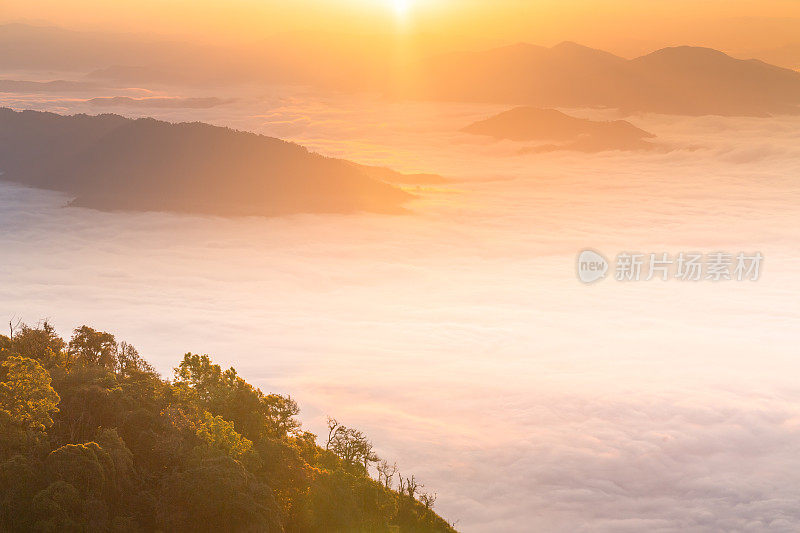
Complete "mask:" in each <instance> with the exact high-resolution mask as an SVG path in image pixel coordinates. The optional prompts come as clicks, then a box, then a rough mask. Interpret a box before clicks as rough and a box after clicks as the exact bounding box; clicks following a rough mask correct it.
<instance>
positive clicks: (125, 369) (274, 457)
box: [0, 321, 455, 533]
mask: <svg viewBox="0 0 800 533" xmlns="http://www.w3.org/2000/svg"><path fill="white" fill-rule="evenodd" d="M299 413H300V409H299V407H298V405H297V402H296V401H295V400H294V399H293V398H292V397H290V396H285V395H280V394H275V393H270V394H265V393H263V392H262V391H261V390H260V389H257V388H255V387H253V386H252V385H250V384H249V383H247V382H246V381H245V380H244V379H243V378H242V377H241V376H240V375H239V374H238V373H237V371H236V370H235V369H234V368H229V369H227V370H226V369H223V368H221V367H220V366H219V365H216V364H214V363H213V361H212V360H211V359H210V358H209V357H208V356H207V355H203V356H200V355H193V354H186V355H185V356H184V357H183V360H182V361H180V363H179V365H178V366H177V368H175V373H174V378H173V379H172V380H166V379H162V378H161V377H160V376H159V375H158V374H157V373H156V372H155V370H154V369H153V367H152V366H151V365H150V364H148V363H147V361H145V360H144V359H143V358H142V357H141V356H140V355H139V354H138V352H137V350H136V349H135V348H134V347H133V346H131V345H130V344H127V343H125V342H118V341H117V340H116V338H115V337H114V335H112V334H110V333H107V332H103V331H96V330H94V329H93V328H90V327H88V326H82V327H80V328H77V329H76V330H75V331H74V334H73V336H72V338H71V339H70V340H69V341H66V340H65V339H62V338H61V337H59V336H58V335H57V334H56V333H55V331H54V329H53V326H51V325H50V324H48V323H47V322H46V321H45V322H40V323H39V324H38V325H37V326H35V327H29V326H26V325H20V326H19V327H17V328H14V330H13V331H12V335H11V336H10V337H6V336H4V335H0V504H1V505H2V509H3V512H2V513H0V531H4V532H12V531H75V532H77V531H82V532H88V531H95V532H100V531H103V532H106V531H107V532H110V531H114V532H118V533H123V532H129V533H135V532H141V531H170V532H175V533H195V532H217V531H226V532H231V533H246V532H260V533H318V532H364V533H366V532H391V531H400V532H409V533H423V532H424V533H455V530H454V529H453V527H451V525H450V524H448V523H447V522H446V521H445V520H444V519H443V518H441V517H440V516H438V515H437V514H436V513H435V512H434V510H433V505H434V503H435V499H436V494H435V493H428V492H426V491H425V490H424V486H423V485H422V484H421V483H419V482H418V481H417V480H416V477H415V476H413V475H410V474H409V473H408V472H406V471H405V469H404V470H403V471H404V473H405V475H406V477H401V476H400V474H399V472H398V470H397V464H396V463H392V466H389V465H390V463H389V462H388V461H386V460H383V461H382V460H381V459H380V458H379V457H378V456H377V454H376V450H375V449H374V447H373V445H372V442H371V441H370V440H369V439H368V438H367V436H366V435H364V433H362V432H361V431H359V430H357V429H355V428H349V427H345V426H343V425H341V424H340V423H339V422H337V421H335V420H333V419H329V422H328V428H326V429H325V432H324V433H323V434H321V435H320V436H319V437H318V436H317V435H314V434H313V433H311V432H310V431H306V430H304V429H303V428H302V424H301V421H300V420H299V419H298V418H297V415H298V414H299ZM375 470H377V475H376V477H377V479H374V478H372V477H371V475H370V474H371V471H375ZM396 478H399V479H396ZM12 510H13V512H11V511H12Z"/></svg>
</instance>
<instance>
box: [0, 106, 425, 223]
mask: <svg viewBox="0 0 800 533" xmlns="http://www.w3.org/2000/svg"><path fill="white" fill-rule="evenodd" d="M0 170H2V171H3V174H2V175H0V178H2V179H4V180H6V181H13V182H17V183H20V184H23V185H27V186H30V187H37V188H42V189H49V190H56V191H62V192H65V193H67V194H70V195H72V196H73V197H74V198H75V199H74V200H73V202H72V205H75V206H82V207H90V208H95V209H101V210H132V211H174V212H183V213H199V214H214V215H262V216H272V215H283V214H291V213H350V212H357V211H369V212H377V213H398V212H402V207H401V205H402V204H403V203H404V202H406V201H408V200H410V199H411V198H412V196H411V195H410V194H408V193H406V192H404V191H402V190H400V189H398V188H395V187H394V186H392V185H389V184H388V183H386V182H385V181H381V180H387V181H388V180H389V179H394V180H395V181H397V182H402V181H403V179H404V178H403V176H402V175H400V174H398V173H396V172H391V171H389V173H388V174H387V172H386V170H385V169H374V168H372V167H367V166H363V165H357V164H355V163H352V162H349V161H344V160H339V159H333V158H328V157H324V156H322V155H319V154H315V153H312V152H309V151H308V150H307V149H306V148H304V147H302V146H299V145H297V144H294V143H290V142H286V141H282V140H280V139H275V138H271V137H266V136H263V135H256V134H253V133H247V132H242V131H235V130H231V129H228V128H222V127H217V126H211V125H208V124H203V123H182V124H171V123H167V122H161V121H158V120H154V119H149V118H148V119H138V120H133V119H128V118H124V117H121V116H118V115H110V114H106V115H98V116H88V115H74V116H62V115H57V114H54V113H44V112H38V111H21V112H18V111H13V110H11V109H7V108H0Z"/></svg>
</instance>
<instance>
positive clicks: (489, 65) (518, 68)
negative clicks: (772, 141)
mask: <svg viewBox="0 0 800 533" xmlns="http://www.w3.org/2000/svg"><path fill="white" fill-rule="evenodd" d="M421 68H422V76H421V79H422V80H424V81H422V82H420V85H419V86H417V87H416V88H414V89H412V90H415V91H416V94H417V96H425V97H429V98H430V97H432V98H436V99H451V100H462V101H463V100H466V101H481V102H493V103H509V104H517V105H520V104H521V105H535V106H540V107H543V106H553V107H585V106H592V107H610V108H618V109H621V110H623V111H626V112H655V113H667V114H684V115H705V114H713V115H733V116H735V115H745V116H767V115H772V114H797V113H798V112H800V73H798V72H795V71H793V70H789V69H784V68H780V67H776V66H773V65H769V64H767V63H764V62H762V61H758V60H755V59H751V60H741V59H735V58H733V57H730V56H728V55H726V54H724V53H722V52H719V51H717V50H713V49H710V48H700V47H690V46H681V47H674V48H664V49H662V50H658V51H656V52H653V53H651V54H648V55H645V56H642V57H638V58H636V59H632V60H628V59H624V58H621V57H618V56H615V55H613V54H609V53H607V52H603V51H601V50H595V49H592V48H588V47H585V46H581V45H578V44H575V43H571V42H565V43H561V44H559V45H556V46H554V47H552V48H545V47H541V46H534V45H529V44H517V45H513V46H506V47H503V48H497V49H493V50H488V51H484V52H468V53H463V52H462V53H454V54H446V55H442V56H438V57H436V58H433V59H431V60H430V61H428V62H426V63H425V64H424V65H423V66H422V67H421Z"/></svg>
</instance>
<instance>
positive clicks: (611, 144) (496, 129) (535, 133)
mask: <svg viewBox="0 0 800 533" xmlns="http://www.w3.org/2000/svg"><path fill="white" fill-rule="evenodd" d="M462 131H465V132H467V133H473V134H476V135H486V136H489V137H494V138H496V139H508V140H512V141H551V142H553V143H554V144H543V145H538V146H535V147H531V148H528V149H526V150H525V151H526V152H531V151H538V152H545V151H555V150H576V151H581V152H601V151H605V150H647V149H651V148H654V147H655V145H653V144H652V143H650V142H648V141H646V140H645V139H647V138H652V137H654V135H653V134H652V133H648V132H646V131H644V130H642V129H639V128H637V127H636V126H634V125H633V124H631V123H630V122H627V121H624V120H614V121H600V120H588V119H583V118H576V117H572V116H569V115H567V114H565V113H562V112H560V111H557V110H555V109H538V108H535V107H517V108H515V109H512V110H510V111H505V112H503V113H500V114H498V115H495V116H493V117H490V118H487V119H486V120H481V121H479V122H475V123H473V124H470V125H469V126H467V127H465V128H464V129H463V130H462Z"/></svg>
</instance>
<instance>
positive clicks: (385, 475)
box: [377, 461, 397, 489]
mask: <svg viewBox="0 0 800 533" xmlns="http://www.w3.org/2000/svg"><path fill="white" fill-rule="evenodd" d="M377 468H378V483H380V484H382V485H383V486H384V487H386V488H387V489H391V488H392V485H394V475H395V474H396V473H397V463H392V464H391V465H390V464H389V463H388V462H387V461H381V462H380V463H378V466H377Z"/></svg>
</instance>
